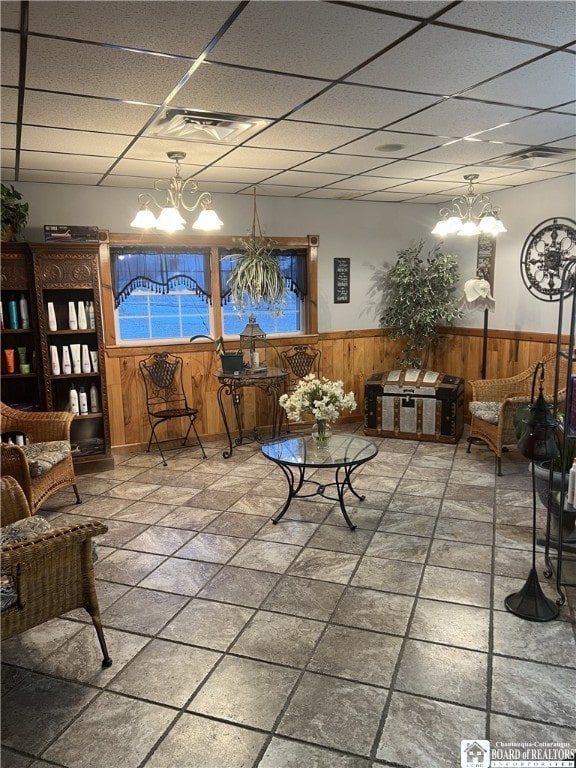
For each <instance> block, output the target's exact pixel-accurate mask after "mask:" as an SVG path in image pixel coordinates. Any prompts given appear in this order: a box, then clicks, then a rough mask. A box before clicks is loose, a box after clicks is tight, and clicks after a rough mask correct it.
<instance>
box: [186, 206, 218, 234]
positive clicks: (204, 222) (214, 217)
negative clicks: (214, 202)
mask: <svg viewBox="0 0 576 768" xmlns="http://www.w3.org/2000/svg"><path fill="white" fill-rule="evenodd" d="M223 226H224V222H223V221H221V220H220V218H219V217H218V214H217V213H216V211H213V210H212V208H204V210H202V211H201V212H200V215H199V216H198V218H197V219H196V221H195V222H194V224H192V229H203V230H204V231H205V232H211V231H214V230H216V229H220V228H221V227H223Z"/></svg>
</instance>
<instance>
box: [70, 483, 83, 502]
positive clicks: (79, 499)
mask: <svg viewBox="0 0 576 768" xmlns="http://www.w3.org/2000/svg"><path fill="white" fill-rule="evenodd" d="M72 488H74V493H75V494H76V504H82V499H81V498H80V494H79V493H78V488H77V487H76V483H74V485H73V486H72Z"/></svg>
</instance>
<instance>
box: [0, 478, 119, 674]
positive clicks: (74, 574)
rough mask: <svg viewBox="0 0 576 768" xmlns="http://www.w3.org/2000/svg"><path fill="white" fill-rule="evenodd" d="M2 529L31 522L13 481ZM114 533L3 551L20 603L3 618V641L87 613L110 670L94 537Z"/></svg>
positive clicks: (62, 535)
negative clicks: (74, 613)
mask: <svg viewBox="0 0 576 768" xmlns="http://www.w3.org/2000/svg"><path fill="white" fill-rule="evenodd" d="M0 501H1V504H2V508H1V512H2V526H5V525H8V524H9V523H14V522H16V521H17V520H22V519H24V518H27V517H30V508H29V506H28V504H27V502H26V497H25V496H24V492H23V491H22V488H21V487H20V485H19V484H18V483H17V482H16V480H14V478H12V477H2V479H1V480H0ZM107 530H108V528H107V527H106V526H105V525H103V524H102V523H100V522H97V521H91V522H86V523H81V524H78V525H71V526H67V527H64V528H55V529H53V530H50V531H47V532H45V533H40V534H38V535H36V536H34V537H33V538H29V539H27V540H25V541H19V542H18V543H14V544H5V545H4V546H3V547H2V548H1V549H0V559H1V569H2V576H3V578H8V579H10V580H11V581H12V583H13V584H14V585H15V587H16V593H17V601H16V603H15V604H14V605H12V606H10V607H9V608H5V609H4V610H3V611H2V613H1V621H2V640H7V639H8V638H10V637H12V636H13V635H19V634H20V633H21V632H25V631H26V630H27V629H31V628H32V627H36V626H38V625H39V624H42V623H43V622H45V621H49V620H50V619H55V618H57V617H58V616H62V615H63V614H65V613H68V612H69V611H73V610H75V609H76V608H85V609H86V610H87V611H88V613H89V614H90V617H91V618H92V623H93V624H94V627H95V629H96V634H97V636H98V642H99V643H100V648H101V649H102V656H103V660H102V666H103V667H109V666H110V665H111V664H112V659H111V658H110V656H109V654H108V649H107V647H106V641H105V639H104V633H103V631H102V622H101V619H100V609H99V607H98V598H97V596H96V586H95V580H94V566H93V564H92V537H93V536H99V535H100V534H102V533H106V531H107Z"/></svg>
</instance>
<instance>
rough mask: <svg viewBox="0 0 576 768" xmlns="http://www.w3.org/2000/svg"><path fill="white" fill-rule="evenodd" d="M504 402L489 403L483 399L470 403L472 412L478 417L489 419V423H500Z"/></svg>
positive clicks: (484, 419) (483, 419)
mask: <svg viewBox="0 0 576 768" xmlns="http://www.w3.org/2000/svg"><path fill="white" fill-rule="evenodd" d="M501 405H502V403H489V402H484V401H482V400H474V401H473V402H471V403H470V413H471V414H472V416H476V418H477V419H482V421H487V422H488V423H489V424H498V416H499V415H500V407H501Z"/></svg>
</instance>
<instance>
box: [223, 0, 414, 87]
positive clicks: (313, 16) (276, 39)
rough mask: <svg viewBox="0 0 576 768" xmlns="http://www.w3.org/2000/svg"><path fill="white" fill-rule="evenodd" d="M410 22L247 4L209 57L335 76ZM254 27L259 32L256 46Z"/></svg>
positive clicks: (332, 9) (313, 6) (309, 7)
mask: <svg viewBox="0 0 576 768" xmlns="http://www.w3.org/2000/svg"><path fill="white" fill-rule="evenodd" d="M415 26H416V22H412V21H406V20H403V19H396V18H394V17H392V16H385V15H383V14H375V13H370V12H369V11H365V10H362V9H352V8H345V7H342V6H336V5H332V6H331V5H330V4H328V3H318V2H307V1H306V0H302V1H301V2H289V3H277V2H257V3H250V4H249V5H248V7H247V8H245V9H244V10H243V12H242V13H241V14H240V16H239V17H238V19H237V20H236V21H235V23H234V24H233V25H232V27H231V28H230V29H229V30H228V31H227V32H226V33H225V34H224V35H223V37H222V39H221V41H220V42H219V43H218V45H217V46H216V47H215V48H214V49H213V51H212V52H211V53H210V56H209V58H210V59H212V60H215V61H226V62H230V63H232V64H241V65H243V66H247V67H259V68H262V69H271V70H276V71H284V72H291V73H294V74H301V75H309V76H310V77H326V78H337V77H342V76H343V75H344V74H346V73H347V72H349V71H350V70H351V69H352V68H353V67H356V66H358V65H359V64H361V63H362V62H363V61H365V60H366V59H367V58H368V57H369V56H372V55H373V54H375V53H377V52H378V51H381V50H382V49H383V48H385V47H386V46H387V45H390V44H391V43H392V42H394V41H395V40H397V39H398V38H399V37H401V36H402V35H404V34H405V33H407V32H408V31H410V30H411V29H414V27H415ZM255 30H261V33H260V34H259V35H258V42H257V44H255V43H254V32H255Z"/></svg>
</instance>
